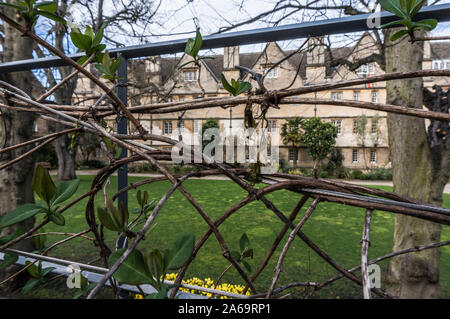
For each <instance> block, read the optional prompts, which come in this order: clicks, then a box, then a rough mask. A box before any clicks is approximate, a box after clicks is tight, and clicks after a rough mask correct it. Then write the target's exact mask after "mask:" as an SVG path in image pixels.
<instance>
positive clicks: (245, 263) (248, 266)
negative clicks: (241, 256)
mask: <svg viewBox="0 0 450 319" xmlns="http://www.w3.org/2000/svg"><path fill="white" fill-rule="evenodd" d="M242 264H243V265H244V267H245V269H247V272H252V267H251V266H250V264H249V263H248V262H246V261H245V260H243V261H242Z"/></svg>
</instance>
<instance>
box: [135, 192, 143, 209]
mask: <svg viewBox="0 0 450 319" xmlns="http://www.w3.org/2000/svg"><path fill="white" fill-rule="evenodd" d="M136 199H137V202H138V204H139V206H140V207H141V208H142V207H143V206H144V204H143V202H142V192H141V190H140V189H139V190H138V191H137V194H136Z"/></svg>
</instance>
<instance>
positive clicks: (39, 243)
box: [33, 235, 47, 249]
mask: <svg viewBox="0 0 450 319" xmlns="http://www.w3.org/2000/svg"><path fill="white" fill-rule="evenodd" d="M33 241H34V246H35V247H36V248H37V249H42V248H44V247H45V243H46V241H47V236H46V235H39V236H36V237H34V238H33Z"/></svg>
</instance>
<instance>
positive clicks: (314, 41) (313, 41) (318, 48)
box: [305, 37, 326, 83]
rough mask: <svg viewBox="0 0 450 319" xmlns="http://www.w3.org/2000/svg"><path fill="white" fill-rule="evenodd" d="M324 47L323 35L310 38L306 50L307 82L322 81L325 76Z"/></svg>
mask: <svg viewBox="0 0 450 319" xmlns="http://www.w3.org/2000/svg"><path fill="white" fill-rule="evenodd" d="M325 72H326V68H325V47H324V45H323V37H316V38H310V39H309V40H308V50H307V52H306V81H305V82H307V83H314V82H322V81H323V80H324V78H325Z"/></svg>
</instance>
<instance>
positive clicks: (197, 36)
mask: <svg viewBox="0 0 450 319" xmlns="http://www.w3.org/2000/svg"><path fill="white" fill-rule="evenodd" d="M202 44H203V38H202V34H201V33H200V28H197V32H196V34H195V40H194V43H193V45H192V49H191V54H190V55H191V56H192V57H194V58H195V57H197V54H198V52H199V51H200V49H201V47H202Z"/></svg>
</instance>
